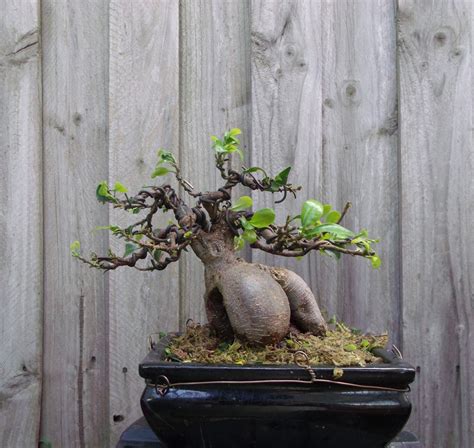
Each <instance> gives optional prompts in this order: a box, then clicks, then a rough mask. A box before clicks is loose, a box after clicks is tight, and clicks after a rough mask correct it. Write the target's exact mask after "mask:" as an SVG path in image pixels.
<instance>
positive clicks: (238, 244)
mask: <svg viewBox="0 0 474 448" xmlns="http://www.w3.org/2000/svg"><path fill="white" fill-rule="evenodd" d="M244 245H245V241H244V239H243V238H242V235H239V236H234V250H241V249H243V247H244Z"/></svg>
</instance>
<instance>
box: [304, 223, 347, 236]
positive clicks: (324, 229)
mask: <svg viewBox="0 0 474 448" xmlns="http://www.w3.org/2000/svg"><path fill="white" fill-rule="evenodd" d="M323 233H329V234H331V235H333V236H335V237H336V238H339V239H347V238H352V237H353V236H354V233H353V232H352V231H350V230H349V229H346V228H345V227H342V226H340V225H339V224H330V223H327V224H320V225H319V226H316V227H314V228H313V229H310V231H309V232H308V233H307V236H308V237H309V238H313V237H315V236H316V235H320V234H323Z"/></svg>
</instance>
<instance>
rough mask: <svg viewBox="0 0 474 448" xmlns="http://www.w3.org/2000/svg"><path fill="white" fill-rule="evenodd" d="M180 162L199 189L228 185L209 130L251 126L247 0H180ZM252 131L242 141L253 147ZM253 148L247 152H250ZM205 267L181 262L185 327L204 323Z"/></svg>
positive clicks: (187, 258) (191, 257) (192, 260)
mask: <svg viewBox="0 0 474 448" xmlns="http://www.w3.org/2000/svg"><path fill="white" fill-rule="evenodd" d="M180 6H181V7H180V24H181V30H180V55H181V59H180V162H181V165H182V170H183V173H184V176H185V177H186V178H187V179H188V180H189V181H190V182H191V184H192V185H193V186H194V187H195V188H196V189H197V190H212V189H215V188H219V187H220V186H221V185H223V182H224V181H223V180H222V179H221V178H220V175H219V172H218V171H217V170H216V168H215V166H214V155H213V153H214V151H213V150H212V149H211V143H212V142H211V140H210V138H209V137H210V135H220V134H221V133H222V132H223V131H224V130H226V129H230V128H234V127H236V128H241V129H242V130H243V131H244V132H245V131H246V130H247V129H249V111H250V69H249V61H248V45H249V42H248V36H249V23H248V2H247V1H246V0H245V1H237V2H236V1H219V0H199V1H195V0H187V1H183V2H181V3H180ZM247 142H248V134H244V136H243V139H242V144H243V148H244V150H246V149H247V150H248V143H247ZM247 152H248V151H247ZM203 272H204V271H203V268H202V265H201V263H200V261H199V260H197V259H196V257H195V256H194V255H193V254H192V253H189V254H185V256H184V257H183V259H182V260H181V263H180V287H181V327H183V325H184V324H185V322H186V321H187V319H189V318H191V319H194V321H196V322H204V321H205V320H206V318H205V312H204V306H203V305H204V302H203V295H204V284H203V278H204V277H203Z"/></svg>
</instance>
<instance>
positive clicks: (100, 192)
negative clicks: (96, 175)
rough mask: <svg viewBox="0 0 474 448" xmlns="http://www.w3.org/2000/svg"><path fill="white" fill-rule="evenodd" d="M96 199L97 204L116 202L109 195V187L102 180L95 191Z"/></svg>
mask: <svg viewBox="0 0 474 448" xmlns="http://www.w3.org/2000/svg"><path fill="white" fill-rule="evenodd" d="M95 194H96V197H97V200H98V201H99V202H102V203H106V202H116V201H117V200H116V199H115V198H114V197H113V196H112V195H111V194H110V190H109V186H108V185H107V182H106V181H105V180H103V181H102V182H100V184H99V185H98V186H97V189H96V192H95Z"/></svg>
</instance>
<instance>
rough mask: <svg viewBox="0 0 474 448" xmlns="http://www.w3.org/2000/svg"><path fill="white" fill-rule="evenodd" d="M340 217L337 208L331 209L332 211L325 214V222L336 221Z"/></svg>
mask: <svg viewBox="0 0 474 448" xmlns="http://www.w3.org/2000/svg"><path fill="white" fill-rule="evenodd" d="M340 218H341V214H340V213H339V212H338V211H337V210H333V211H332V212H329V213H328V214H327V216H326V222H327V223H337V222H338V221H339V219H340Z"/></svg>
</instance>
